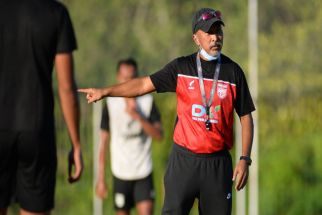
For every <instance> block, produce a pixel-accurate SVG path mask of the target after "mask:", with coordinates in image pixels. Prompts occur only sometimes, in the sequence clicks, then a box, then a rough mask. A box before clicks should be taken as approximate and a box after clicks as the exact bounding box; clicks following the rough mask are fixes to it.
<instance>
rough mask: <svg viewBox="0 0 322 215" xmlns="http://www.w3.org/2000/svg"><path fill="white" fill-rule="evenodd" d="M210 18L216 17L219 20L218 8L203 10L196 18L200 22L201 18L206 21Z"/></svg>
mask: <svg viewBox="0 0 322 215" xmlns="http://www.w3.org/2000/svg"><path fill="white" fill-rule="evenodd" d="M211 18H217V19H219V20H221V12H220V11H219V10H216V11H211V12H205V13H203V14H201V16H200V17H199V19H198V22H200V21H201V20H203V21H207V20H209V19H211Z"/></svg>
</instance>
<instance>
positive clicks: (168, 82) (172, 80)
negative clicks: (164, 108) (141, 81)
mask: <svg viewBox="0 0 322 215" xmlns="http://www.w3.org/2000/svg"><path fill="white" fill-rule="evenodd" d="M177 68H178V60H177V59H175V60H173V61H171V62H170V63H168V64H167V65H166V66H165V67H164V68H163V69H161V70H160V71H158V72H156V73H154V74H152V75H151V76H150V78H151V81H152V83H153V85H154V87H155V88H156V90H157V92H158V93H164V92H175V91H176V87H177V76H178V69H177Z"/></svg>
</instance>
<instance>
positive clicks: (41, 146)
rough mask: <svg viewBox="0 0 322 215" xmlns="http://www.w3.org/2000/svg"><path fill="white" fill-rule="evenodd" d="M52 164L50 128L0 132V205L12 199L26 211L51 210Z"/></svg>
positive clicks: (54, 157) (53, 143)
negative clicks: (48, 129) (40, 130)
mask: <svg viewBox="0 0 322 215" xmlns="http://www.w3.org/2000/svg"><path fill="white" fill-rule="evenodd" d="M56 167H57V157H56V145H55V135H54V132H53V131H49V132H48V131H46V132H45V131H44V132H12V131H0V208H7V207H8V206H9V205H10V202H11V201H12V200H14V201H17V202H18V203H19V204H20V207H21V208H23V209H24V210H27V211H30V212H46V211H49V210H51V209H52V208H53V207H54V190H55V176H56Z"/></svg>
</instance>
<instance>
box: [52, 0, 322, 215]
mask: <svg viewBox="0 0 322 215" xmlns="http://www.w3.org/2000/svg"><path fill="white" fill-rule="evenodd" d="M63 2H64V3H65V4H66V6H67V7H68V8H69V11H70V14H71V17H72V20H73V23H74V28H75V31H76V34H77V38H78V45H79V49H78V51H77V52H75V53H74V56H75V66H76V78H77V82H78V86H79V87H88V86H95V87H102V86H106V85H110V84H113V83H115V67H116V62H117V61H118V60H119V59H120V58H125V57H129V56H133V57H135V58H136V59H137V60H138V63H139V66H140V71H141V75H148V74H152V73H153V72H155V71H158V69H160V68H162V67H163V66H164V65H165V64H166V63H168V62H169V61H170V60H172V59H174V58H175V57H178V56H182V55H188V54H190V53H191V52H193V51H195V50H196V46H195V45H194V44H193V42H192V40H191V18H192V15H193V13H194V11H196V10H197V9H198V8H201V7H214V8H218V9H220V10H221V11H222V13H223V16H224V20H225V23H226V27H225V29H224V33H225V45H224V49H223V52H224V53H225V54H227V55H228V56H230V57H231V58H232V59H234V60H235V61H237V62H238V63H239V64H240V65H241V67H242V68H243V69H244V71H245V73H246V74H248V73H247V70H248V49H247V47H248V40H247V18H248V16H247V1H233V0H226V1H223V0H221V1H219V0H218V1H209V0H205V1H197V0H191V1H184V0H158V1H152V0H127V1H124V0H109V1H107V0H100V1H99V0H91V1H87V0H64V1H63ZM321 9H322V1H319V0H307V1H300V0H283V1H278V0H266V1H259V13H258V15H259V71H258V74H259V97H258V105H257V109H258V115H259V189H260V190H259V198H260V214H262V215H297V214H298V215H321V214H322V201H321V193H322V171H321V170H322V156H321V154H322V145H321V139H322V133H321V128H322V120H321V119H322V113H321V110H322V93H321V92H322V72H321V70H322V61H321V51H322V42H321V35H322V28H321V26H322V25H321V24H322V12H321V11H322V10H321ZM154 96H155V99H156V101H157V105H158V106H159V109H160V110H161V114H162V121H163V126H164V131H165V138H164V140H163V141H161V142H154V144H153V158H154V167H155V171H154V180H155V185H156V189H157V199H156V208H155V214H160V211H161V207H162V201H163V195H164V192H163V185H162V183H163V180H162V179H163V173H164V169H165V165H166V163H167V157H168V154H169V152H170V150H171V144H172V132H173V124H174V120H175V106H176V101H175V96H174V95H171V94H159V95H156V94H155V95H154ZM80 103H81V116H82V124H81V131H82V133H81V135H82V146H83V153H84V161H85V171H84V175H83V177H82V180H81V181H80V182H79V183H78V184H75V185H69V184H68V183H67V162H66V161H67V153H68V151H69V149H70V142H69V138H68V135H67V131H66V127H65V125H64V122H63V119H62V117H61V113H60V110H59V106H58V102H57V103H56V112H57V113H56V116H57V136H58V137H57V140H58V141H57V144H58V156H59V166H58V173H57V189H56V208H55V210H54V211H53V214H59V215H60V214H61V215H69V214H71V215H74V214H79V215H83V214H84V215H88V214H92V196H93V190H92V184H93V181H92V172H93V169H92V164H93V156H92V144H93V142H92V107H91V105H87V103H86V101H85V99H84V98H83V97H82V98H81V99H80ZM95 135H97V134H95ZM107 178H108V184H109V186H111V173H110V170H109V171H108V172H107ZM110 193H111V192H110ZM112 208H113V207H112V199H111V198H108V199H107V200H105V201H104V214H113V209H112ZM191 214H197V210H196V207H194V209H193V211H192V212H191Z"/></svg>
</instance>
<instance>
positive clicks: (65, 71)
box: [55, 53, 83, 182]
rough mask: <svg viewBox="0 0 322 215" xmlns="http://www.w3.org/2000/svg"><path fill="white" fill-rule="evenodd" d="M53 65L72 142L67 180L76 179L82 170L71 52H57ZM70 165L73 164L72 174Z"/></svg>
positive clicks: (77, 109) (77, 107) (77, 106)
mask: <svg viewBox="0 0 322 215" xmlns="http://www.w3.org/2000/svg"><path fill="white" fill-rule="evenodd" d="M55 67H56V73H57V80H58V92H59V98H60V106H61V109H62V112H63V115H64V118H65V122H66V125H67V128H68V133H69V136H70V139H71V142H72V150H71V152H70V154H69V168H68V169H69V182H74V181H77V180H78V179H79V178H80V176H81V173H82V170H83V161H82V151H81V146H80V135H79V104H78V99H77V92H76V89H77V87H76V84H75V80H74V74H73V56H72V54H71V53H62V54H57V55H56V57H55ZM72 165H75V170H74V173H73V174H72Z"/></svg>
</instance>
